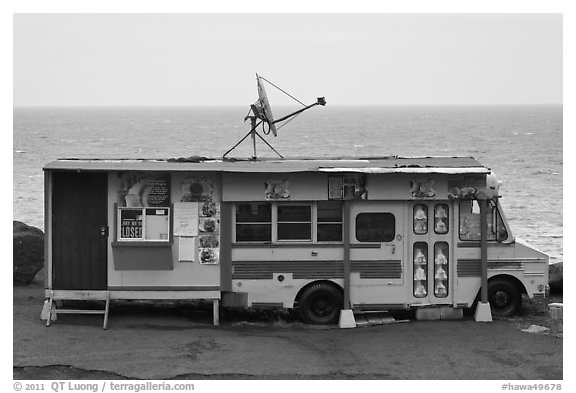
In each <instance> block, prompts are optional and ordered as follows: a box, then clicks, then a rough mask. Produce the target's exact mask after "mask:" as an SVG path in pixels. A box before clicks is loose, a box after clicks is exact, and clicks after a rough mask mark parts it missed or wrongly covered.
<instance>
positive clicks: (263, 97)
mask: <svg viewBox="0 0 576 393" xmlns="http://www.w3.org/2000/svg"><path fill="white" fill-rule="evenodd" d="M262 81H266V82H268V83H270V84H271V85H272V86H274V87H276V88H277V89H279V90H280V91H282V92H283V93H285V94H287V95H288V96H290V97H291V98H292V99H294V100H296V99H295V98H294V97H292V96H291V95H289V94H288V93H286V92H285V91H284V90H282V89H280V88H279V87H277V86H276V85H274V84H273V83H271V82H269V81H268V80H266V79H264V78H263V77H261V76H259V75H258V74H256V82H257V86H258V100H256V102H255V103H254V104H252V105H250V111H249V112H248V115H247V116H246V117H245V118H244V121H246V120H248V119H250V131H248V133H247V134H246V135H244V137H243V138H242V139H240V140H239V141H238V142H237V143H236V144H235V145H234V146H232V148H230V149H229V150H228V151H227V152H226V153H224V155H223V156H222V158H226V156H227V155H228V154H229V153H230V152H231V151H232V150H234V149H235V148H236V147H238V145H240V144H241V143H242V142H243V141H244V140H245V139H246V138H248V136H250V137H251V139H252V149H253V155H252V159H253V160H257V159H258V157H257V155H256V136H258V137H259V138H260V139H262V141H264V143H265V144H266V145H267V146H268V147H269V148H270V149H272V151H273V152H274V153H276V154H277V155H278V156H279V157H280V158H284V156H282V154H280V153H278V151H277V150H276V149H274V147H272V145H271V144H270V143H268V141H266V139H264V138H263V137H262V135H260V134H259V133H258V131H256V129H257V128H258V126H260V125H261V124H262V127H263V129H264V124H268V132H265V131H264V133H265V134H269V133H270V132H272V134H273V135H274V136H275V137H276V136H277V135H278V134H277V128H276V124H277V123H279V122H281V121H285V120H288V121H289V120H292V119H293V118H294V117H295V116H297V115H299V114H300V113H302V112H304V111H306V110H308V109H310V108H312V107H314V106H316V105H322V106H325V105H326V100H325V99H324V97H318V98H317V100H316V102H315V103H313V104H310V105H306V106H304V108H301V109H299V110H297V111H295V112H292V113H290V114H288V115H285V116H282V117H281V118H279V119H276V120H274V116H273V115H272V109H271V107H270V103H269V102H268V96H267V94H266V90H265V89H264V85H263V84H262ZM296 101H298V100H296ZM298 102H300V101H298ZM300 103H301V102H300ZM301 104H302V103H301ZM302 105H304V104H302ZM250 113H252V114H250ZM279 128H280V127H279Z"/></svg>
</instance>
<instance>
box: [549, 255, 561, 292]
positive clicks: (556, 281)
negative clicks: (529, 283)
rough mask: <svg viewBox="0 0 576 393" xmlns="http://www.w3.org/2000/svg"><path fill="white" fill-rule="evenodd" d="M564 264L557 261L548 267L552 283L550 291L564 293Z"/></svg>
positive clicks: (550, 282)
mask: <svg viewBox="0 0 576 393" xmlns="http://www.w3.org/2000/svg"><path fill="white" fill-rule="evenodd" d="M563 270H564V269H563V264H562V262H560V263H555V264H553V265H550V266H549V268H548V274H549V276H548V283H549V284H550V293H562V278H563V275H564V274H563Z"/></svg>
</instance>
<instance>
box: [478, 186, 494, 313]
mask: <svg viewBox="0 0 576 393" xmlns="http://www.w3.org/2000/svg"><path fill="white" fill-rule="evenodd" d="M478 204H479V205H480V263H481V265H482V266H481V267H482V269H481V275H480V302H478V305H477V306H476V314H475V315H474V319H475V320H476V321H477V322H492V311H491V310H490V303H489V302H488V216H487V213H488V199H487V198H486V196H485V195H481V196H479V198H478Z"/></svg>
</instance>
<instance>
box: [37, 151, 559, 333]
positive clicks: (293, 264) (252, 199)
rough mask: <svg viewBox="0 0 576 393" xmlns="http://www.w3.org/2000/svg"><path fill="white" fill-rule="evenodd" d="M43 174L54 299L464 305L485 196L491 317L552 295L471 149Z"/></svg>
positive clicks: (314, 307) (310, 306)
mask: <svg viewBox="0 0 576 393" xmlns="http://www.w3.org/2000/svg"><path fill="white" fill-rule="evenodd" d="M45 180H46V181H45V185H46V186H45V188H46V198H45V203H46V215H45V216H46V225H45V228H46V261H47V263H46V264H47V269H46V271H47V277H46V297H47V298H48V299H49V300H53V299H66V298H78V297H80V298H91V297H92V298H98V296H100V295H102V294H106V296H107V297H108V298H110V299H208V300H213V301H214V304H215V313H216V312H217V309H218V304H219V302H221V304H222V305H223V306H224V307H256V308H257V307H282V308H288V309H290V308H298V309H299V310H300V313H301V315H302V317H303V319H304V320H305V321H306V322H309V323H333V322H335V321H337V318H338V314H339V312H340V310H341V309H342V308H350V309H352V310H389V309H394V308H402V309H408V308H414V307H418V308H437V307H444V308H453V309H455V310H461V309H463V308H468V307H472V306H473V305H474V303H475V301H476V300H477V299H478V294H479V290H480V287H481V271H482V263H483V262H482V260H481V259H482V258H481V248H482V239H481V232H482V231H481V215H480V208H479V201H480V200H486V201H487V207H488V208H487V213H486V222H487V228H488V229H487V234H486V236H487V239H486V240H487V260H486V261H485V262H484V263H486V264H487V277H488V300H489V302H490V305H491V308H492V313H493V314H495V315H502V316H509V315H512V314H514V312H516V311H517V309H518V308H519V307H520V304H521V300H522V294H523V293H525V294H527V295H528V296H529V297H530V298H532V297H535V296H545V294H546V291H547V285H548V256H547V255H545V254H543V253H541V252H540V251H538V250H535V249H534V248H532V247H530V246H528V245H527V244H524V243H522V242H520V241H518V240H517V239H515V238H514V236H513V234H512V230H511V228H510V227H509V225H508V223H507V221H506V218H505V216H504V213H503V211H502V208H501V205H500V203H499V195H498V188H499V183H498V181H497V180H496V179H495V176H494V174H493V173H492V172H491V171H490V170H489V169H488V168H486V167H485V166H483V165H481V164H480V163H479V162H478V161H476V160H475V159H473V158H470V157H411V158H402V157H380V158H350V159H344V158H337V159H328V158H316V159H312V158H297V159H282V160H272V159H264V160H237V159H230V160H218V159H206V158H199V157H194V158H190V159H177V160H94V159H92V160H80V159H64V160H58V161H55V162H52V163H49V164H47V165H46V167H45ZM216 322H217V316H216V315H215V323H216Z"/></svg>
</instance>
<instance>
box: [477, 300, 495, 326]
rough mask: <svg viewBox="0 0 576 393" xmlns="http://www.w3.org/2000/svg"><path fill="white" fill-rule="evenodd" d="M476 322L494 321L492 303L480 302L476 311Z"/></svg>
mask: <svg viewBox="0 0 576 393" xmlns="http://www.w3.org/2000/svg"><path fill="white" fill-rule="evenodd" d="M474 320H475V321H476V322H492V311H491V310H490V303H488V302H486V303H482V302H478V306H477V307H476V313H475V314H474Z"/></svg>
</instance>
